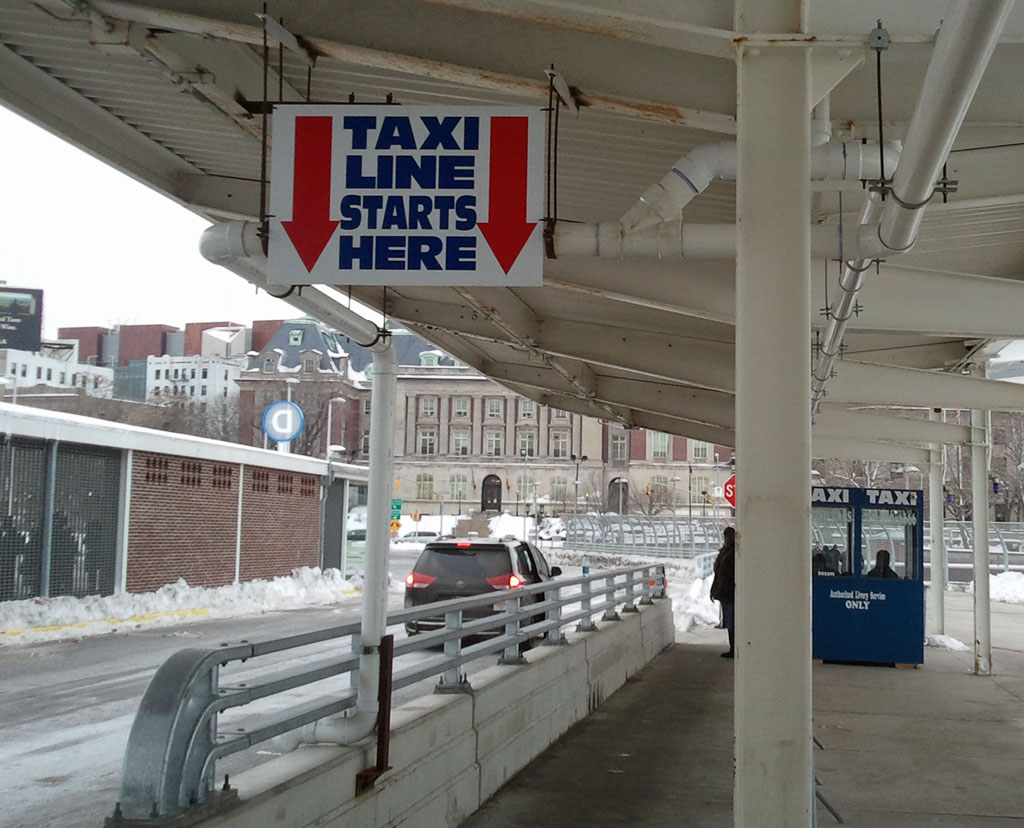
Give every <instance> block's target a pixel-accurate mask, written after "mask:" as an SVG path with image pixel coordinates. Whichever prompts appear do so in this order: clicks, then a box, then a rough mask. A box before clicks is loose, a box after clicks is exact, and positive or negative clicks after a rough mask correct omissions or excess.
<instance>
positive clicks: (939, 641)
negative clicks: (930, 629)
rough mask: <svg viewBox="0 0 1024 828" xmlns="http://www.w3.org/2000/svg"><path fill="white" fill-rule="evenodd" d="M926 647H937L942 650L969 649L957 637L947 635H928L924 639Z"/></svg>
mask: <svg viewBox="0 0 1024 828" xmlns="http://www.w3.org/2000/svg"><path fill="white" fill-rule="evenodd" d="M924 643H925V646H926V647H938V648H940V649H943V650H969V649H971V648H970V647H968V646H967V645H966V644H964V642H963V641H961V640H960V639H959V638H953V637H952V636H949V635H929V636H928V638H927V639H926V640H925V642H924Z"/></svg>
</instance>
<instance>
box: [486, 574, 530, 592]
mask: <svg viewBox="0 0 1024 828" xmlns="http://www.w3.org/2000/svg"><path fill="white" fill-rule="evenodd" d="M485 580H486V581H487V583H489V584H490V585H491V586H492V587H497V588H499V589H500V588H502V587H505V588H506V589H515V588H516V587H517V586H522V585H523V579H522V578H520V577H519V576H518V575H494V576H493V577H491V578H487V579H485Z"/></svg>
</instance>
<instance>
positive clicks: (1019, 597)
mask: <svg viewBox="0 0 1024 828" xmlns="http://www.w3.org/2000/svg"><path fill="white" fill-rule="evenodd" d="M988 590H989V600H990V601H1001V602H1002V603H1004V604H1024V572H1000V573H999V574H998V575H990V576H989V579H988ZM965 591H966V592H969V593H971V594H973V593H974V581H971V583H970V584H968V585H967V589H966V590H965Z"/></svg>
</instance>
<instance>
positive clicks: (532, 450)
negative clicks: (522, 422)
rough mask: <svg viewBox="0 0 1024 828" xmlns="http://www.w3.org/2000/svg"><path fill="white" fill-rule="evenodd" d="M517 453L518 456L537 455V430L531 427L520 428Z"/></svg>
mask: <svg viewBox="0 0 1024 828" xmlns="http://www.w3.org/2000/svg"><path fill="white" fill-rule="evenodd" d="M517 453H518V454H519V456H520V457H523V456H526V457H536V456H537V432H536V431H534V430H533V429H532V428H526V429H520V431H519V440H518V451H517Z"/></svg>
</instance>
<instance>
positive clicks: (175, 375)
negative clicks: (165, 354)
mask: <svg viewBox="0 0 1024 828" xmlns="http://www.w3.org/2000/svg"><path fill="white" fill-rule="evenodd" d="M174 378H175V379H178V369H177V368H175V369H174Z"/></svg>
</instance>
